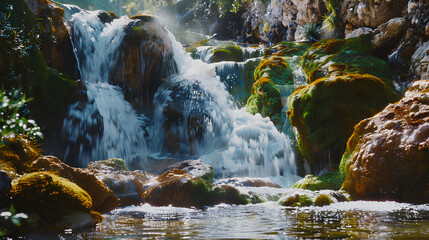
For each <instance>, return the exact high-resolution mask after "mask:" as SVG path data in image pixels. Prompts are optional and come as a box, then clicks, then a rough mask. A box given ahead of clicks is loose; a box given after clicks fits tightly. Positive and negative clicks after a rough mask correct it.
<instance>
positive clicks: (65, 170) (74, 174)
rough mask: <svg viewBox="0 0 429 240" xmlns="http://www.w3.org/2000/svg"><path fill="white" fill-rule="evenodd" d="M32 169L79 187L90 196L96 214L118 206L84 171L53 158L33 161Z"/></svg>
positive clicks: (90, 174)
mask: <svg viewBox="0 0 429 240" xmlns="http://www.w3.org/2000/svg"><path fill="white" fill-rule="evenodd" d="M32 168H33V171H49V172H54V173H55V174H56V175H58V176H60V177H63V178H66V179H68V180H69V181H71V182H73V183H75V184H76V185H78V186H79V187H81V188H82V189H83V190H85V191H86V192H87V193H88V194H89V195H90V196H91V198H92V208H93V210H95V211H97V212H100V213H106V212H109V211H111V210H113V209H114V208H116V207H117V206H119V200H118V198H117V197H116V196H115V194H114V193H113V192H112V191H111V190H110V189H108V188H107V187H106V186H105V185H104V183H103V182H101V181H100V180H98V179H97V177H96V176H95V175H94V174H93V173H92V172H90V171H88V170H86V169H80V168H73V167H70V166H68V165H67V164H65V163H62V162H61V161H60V160H59V159H58V158H56V157H53V156H44V157H41V158H38V159H36V160H34V162H33V165H32Z"/></svg>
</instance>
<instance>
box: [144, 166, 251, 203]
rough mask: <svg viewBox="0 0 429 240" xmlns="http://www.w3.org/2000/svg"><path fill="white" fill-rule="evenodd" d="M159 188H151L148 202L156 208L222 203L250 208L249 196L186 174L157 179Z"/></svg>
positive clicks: (174, 173)
mask: <svg viewBox="0 0 429 240" xmlns="http://www.w3.org/2000/svg"><path fill="white" fill-rule="evenodd" d="M157 181H158V184H155V185H153V186H151V187H149V188H148V189H147V190H146V192H145V194H144V199H145V202H147V203H149V204H151V205H153V206H168V205H173V206H175V207H191V206H193V207H198V208H202V207H204V206H213V205H216V204H219V203H228V204H247V203H249V200H248V199H247V196H246V195H243V194H240V193H239V191H238V190H237V189H236V188H234V187H231V186H215V185H214V184H213V183H211V182H209V181H206V180H204V179H201V178H194V177H192V176H190V175H188V174H187V173H186V171H185V170H179V169H172V170H169V171H167V172H165V173H163V174H162V175H161V176H159V177H158V178H157Z"/></svg>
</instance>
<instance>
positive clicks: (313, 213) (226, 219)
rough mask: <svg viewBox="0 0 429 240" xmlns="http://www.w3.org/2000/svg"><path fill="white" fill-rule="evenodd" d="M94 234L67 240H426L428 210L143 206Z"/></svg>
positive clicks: (108, 219)
mask: <svg viewBox="0 0 429 240" xmlns="http://www.w3.org/2000/svg"><path fill="white" fill-rule="evenodd" d="M104 217H105V219H104V221H103V223H101V224H99V225H98V226H97V228H96V229H91V230H88V231H85V232H81V233H70V234H64V235H62V236H61V237H63V238H65V239H106V238H109V239H123V238H126V239H141V238H153V239H219V238H224V239H225V238H240V239H296V238H312V239H326V238H333V239H335V238H371V239H428V238H429V204H426V205H418V206H416V205H409V204H399V203H394V202H348V203H336V204H332V205H331V206H328V207H308V208H300V209H296V208H285V207H280V206H279V205H278V204H277V203H274V202H268V203H263V204H256V205H246V206H231V205H218V206H215V207H210V208H207V209H205V210H197V209H187V208H175V207H151V206H150V205H147V204H145V205H142V206H138V207H127V208H122V209H117V210H114V211H112V212H111V213H109V214H107V215H104Z"/></svg>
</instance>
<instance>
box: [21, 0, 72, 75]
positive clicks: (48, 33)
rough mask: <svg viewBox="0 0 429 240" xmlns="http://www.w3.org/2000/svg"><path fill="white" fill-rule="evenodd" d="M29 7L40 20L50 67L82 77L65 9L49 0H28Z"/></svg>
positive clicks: (45, 57) (43, 49)
mask: <svg viewBox="0 0 429 240" xmlns="http://www.w3.org/2000/svg"><path fill="white" fill-rule="evenodd" d="M26 2H27V4H28V7H29V8H30V10H31V11H32V12H33V14H34V16H35V17H36V18H37V19H38V21H39V24H40V25H39V26H40V30H41V36H40V38H41V39H42V41H41V46H40V48H41V51H42V53H43V57H44V59H45V61H46V63H47V64H48V66H49V67H52V68H55V69H57V70H59V71H60V72H62V73H65V74H68V75H70V76H71V77H72V78H74V79H78V78H79V77H80V74H79V70H78V68H77V61H76V58H75V56H74V52H73V46H72V44H71V40H70V35H69V32H68V30H67V27H66V24H65V23H64V10H63V9H62V8H60V7H58V6H57V5H55V4H54V3H52V2H50V1H49V0H26Z"/></svg>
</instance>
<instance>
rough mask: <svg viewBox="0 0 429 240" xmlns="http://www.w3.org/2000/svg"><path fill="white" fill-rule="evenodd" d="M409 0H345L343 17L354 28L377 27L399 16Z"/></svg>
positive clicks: (342, 9) (342, 11)
mask: <svg viewBox="0 0 429 240" xmlns="http://www.w3.org/2000/svg"><path fill="white" fill-rule="evenodd" d="M407 2H408V1H407V0H345V1H344V2H343V4H342V6H341V12H340V15H341V18H342V19H343V21H344V23H345V24H346V25H348V26H351V29H348V30H353V29H356V28H360V27H372V28H376V27H378V26H379V25H381V24H383V23H385V22H387V21H388V20H389V19H392V18H395V17H399V16H400V15H401V14H402V10H403V9H404V8H405V7H406V6H407Z"/></svg>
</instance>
